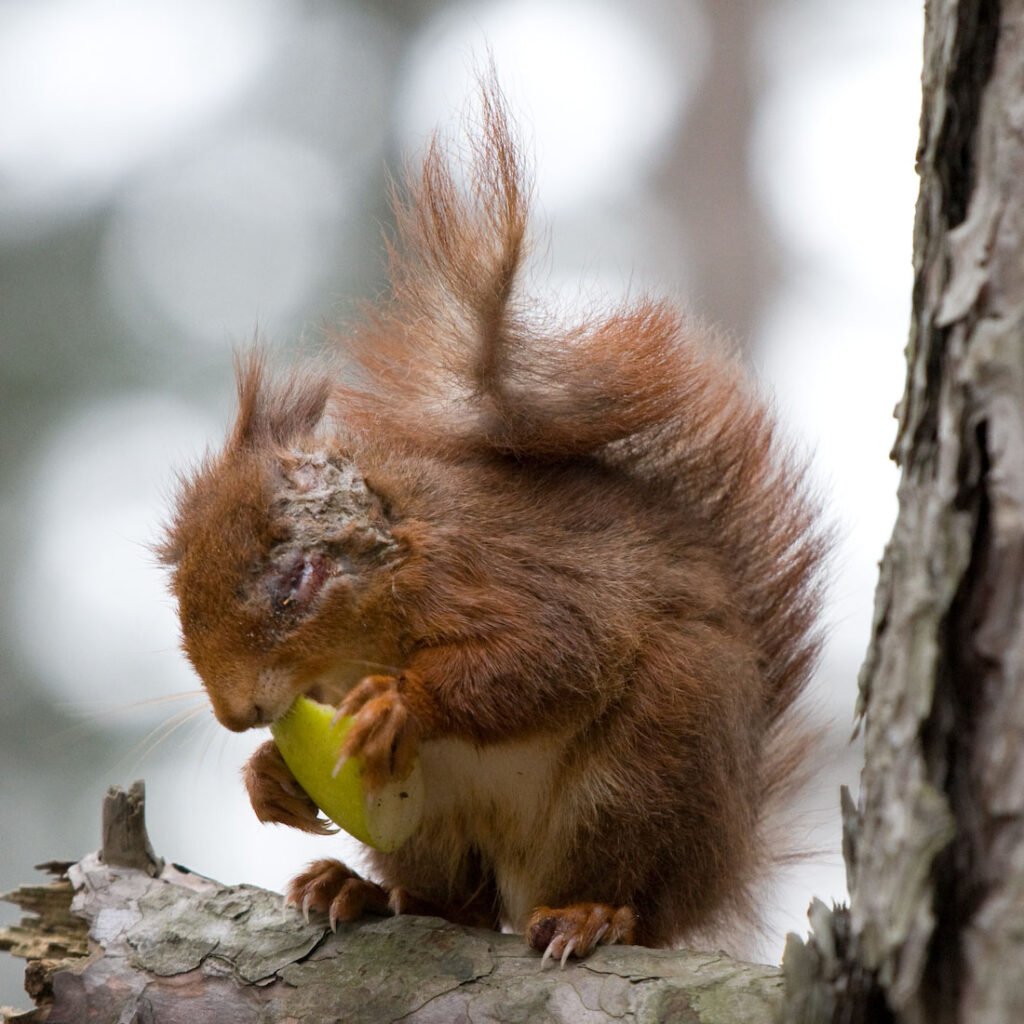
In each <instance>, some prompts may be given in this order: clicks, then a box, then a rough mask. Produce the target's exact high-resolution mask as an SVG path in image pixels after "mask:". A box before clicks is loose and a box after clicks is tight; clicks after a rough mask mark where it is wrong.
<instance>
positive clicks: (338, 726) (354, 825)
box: [270, 697, 423, 853]
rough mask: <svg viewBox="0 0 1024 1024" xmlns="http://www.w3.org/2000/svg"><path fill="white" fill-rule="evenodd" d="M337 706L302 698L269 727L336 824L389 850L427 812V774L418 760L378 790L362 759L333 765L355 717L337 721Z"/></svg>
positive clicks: (295, 770)
mask: <svg viewBox="0 0 1024 1024" xmlns="http://www.w3.org/2000/svg"><path fill="white" fill-rule="evenodd" d="M336 710H337V709H335V708H332V707H330V706H328V705H326V704H320V703H319V702H317V701H314V700H310V699H309V698H308V697H299V698H297V699H296V701H295V703H294V704H293V705H292V706H291V708H290V709H289V710H288V712H287V713H286V714H285V715H284V716H283V717H282V718H279V719H278V720H277V721H276V722H274V723H273V724H272V725H271V726H270V732H271V735H273V737H274V742H275V743H276V744H277V748H278V750H280V751H281V756H282V757H283V758H284V762H285V764H286V765H288V768H289V770H290V771H291V773H292V775H294V776H295V779H296V781H297V782H298V783H299V785H300V786H301V787H302V788H303V789H304V790H305V791H306V793H307V794H308V795H309V797H310V799H311V800H312V801H313V802H314V803H315V804H316V805H317V807H319V808H320V810H321V811H323V812H324V814H326V815H327V817H328V818H330V819H331V820H332V821H333V822H334V823H335V824H336V825H339V826H340V827H341V828H343V829H344V830H345V831H346V832H348V833H349V835H352V836H355V838H356V839H358V840H359V841H360V842H362V843H366V844H367V846H372V847H373V848H374V849H377V850H381V851H383V852H384V853H391V852H392V851H394V850H397V849H398V848H399V847H400V846H401V845H402V844H403V843H404V842H405V841H406V840H407V839H408V838H409V837H410V836H411V835H412V833H413V832H415V831H416V827H417V826H418V825H419V822H420V818H421V816H422V814H423V774H422V772H421V770H420V763H419V760H418V759H417V760H416V761H415V762H414V763H413V767H412V770H411V771H410V772H409V774H408V775H406V776H405V778H403V779H391V780H389V781H388V782H386V783H384V785H383V786H382V787H381V788H380V789H379V790H378V791H377V792H375V793H369V792H367V790H366V785H365V783H364V781H363V765H362V759H361V758H359V757H349V758H347V759H346V760H345V761H344V762H343V763H342V765H341V767H340V769H339V770H338V773H337V775H334V774H333V772H334V768H335V765H336V763H337V760H338V753H339V751H340V750H341V747H342V744H343V743H344V741H345V736H346V735H347V734H348V731H349V729H350V728H351V727H352V721H353V719H352V717H351V716H345V717H342V718H340V719H339V720H338V721H337V722H334V716H335V714H336Z"/></svg>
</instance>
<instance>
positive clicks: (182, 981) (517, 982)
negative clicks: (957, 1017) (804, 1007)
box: [0, 789, 782, 1024]
mask: <svg viewBox="0 0 1024 1024" xmlns="http://www.w3.org/2000/svg"><path fill="white" fill-rule="evenodd" d="M141 809H142V795H141V791H140V790H137V789H133V792H132V793H131V794H129V795H128V797H127V798H126V796H125V794H123V793H120V792H119V791H116V790H112V791H111V793H110V794H109V795H108V798H107V803H106V805H105V810H104V820H105V822H107V827H106V828H105V836H106V837H107V838H108V839H109V840H110V841H111V849H110V850H108V849H107V848H106V847H104V850H103V851H101V853H99V854H94V855H92V856H89V857H86V858H85V859H84V860H82V861H80V862H78V863H77V864H72V865H56V866H51V867H55V868H56V869H57V870H59V871H61V872H62V877H61V878H60V879H58V880H57V881H56V882H54V883H52V884H51V885H50V886H46V887H35V888H33V889H28V890H19V892H18V893H15V894H12V895H11V896H8V897H7V898H8V899H11V900H13V901H14V902H18V903H19V904H20V905H22V906H23V907H25V908H26V909H29V910H32V911H33V912H34V913H36V914H38V915H39V916H38V917H37V918H36V919H35V920H30V921H23V922H22V925H21V926H19V927H18V928H15V929H7V930H3V931H0V948H8V949H12V950H13V951H14V952H16V953H17V954H18V955H21V956H29V957H31V958H32V960H31V962H30V970H29V974H30V977H31V979H32V988H31V992H32V994H33V996H34V998H36V1000H37V1002H38V1003H39V1006H38V1008H37V1009H36V1010H35V1011H32V1012H31V1013H29V1014H27V1015H22V1016H17V1017H12V1018H10V1019H11V1020H12V1021H20V1022H22V1024H28V1022H33V1024H36V1022H41V1021H48V1022H49V1024H73V1022H78V1021H84V1020H88V1021H91V1022H95V1024H105V1022H110V1024H116V1022H120V1021H125V1020H133V1021H135V1020H138V1021H147V1022H153V1024H178V1022H181V1024H195V1022H196V1021H207V1020H210V1021H231V1022H232V1024H249V1022H252V1024H270V1022H275V1024H276V1022H281V1021H303V1022H304V1024H315V1022H320V1021H345V1022H347V1024H349V1022H350V1024H362V1022H365V1024H386V1022H389V1021H399V1020H401V1021H403V1022H409V1024H427V1022H429V1024H452V1022H458V1021H469V1020H473V1021H480V1022H485V1021H529V1022H531V1024H534V1022H536V1024H545V1022H550V1024H570V1022H571V1024H577V1022H579V1024H584V1022H585V1024H600V1022H605V1021H612V1020H614V1021H617V1022H637V1024H640V1022H644V1021H648V1022H654V1021H683V1022H686V1024H740V1022H742V1024H771V1022H772V1021H773V1020H774V1010H775V1008H776V1007H777V1005H778V1003H779V999H780V995H781V987H782V979H781V973H780V972H779V971H778V970H777V969H775V968H771V967H762V966H758V965H754V964H744V963H739V962H737V961H734V960H731V959H729V958H728V957H726V956H725V955H724V954H715V953H689V952H675V951H669V950H648V949H640V948H638V947H625V946H608V947H603V948H602V949H601V950H599V951H598V952H597V953H595V954H594V955H593V956H592V957H590V958H589V959H588V960H586V961H585V962H583V963H580V964H570V965H568V966H566V968H565V969H564V970H559V969H557V968H556V969H550V968H549V969H548V970H543V971H542V970H541V967H540V958H539V957H538V956H537V955H536V954H534V953H532V952H530V951H528V950H527V949H526V947H525V946H524V944H523V940H522V937H521V936H517V935H498V934H496V933H494V932H488V931H482V930H478V929H472V928H462V927H457V926H455V925H451V924H448V923H446V922H444V921H440V920H437V919H434V918H424V917H391V918H376V919H369V920H366V921H362V922H359V923H357V924H352V925H347V926H345V925H343V926H341V927H339V929H338V932H337V933H336V934H334V933H332V932H331V930H330V928H329V927H328V926H327V923H326V920H325V919H324V918H323V917H322V915H314V917H313V918H311V920H309V921H305V920H304V919H303V917H302V915H301V914H300V913H298V911H296V910H295V909H294V908H292V907H289V908H285V907H284V906H283V904H282V899H281V897H280V896H279V895H277V894H276V893H270V892H266V891H265V890H262V889H257V888H254V887H251V886H244V885H243V886H223V885H220V884H218V883H216V882H213V881H211V880H210V879H207V878H203V877H201V876H199V875H196V874H194V873H191V872H189V871H187V870H185V869H183V868H180V867H178V866H176V865H166V866H163V867H162V869H161V870H159V872H158V873H156V874H155V875H154V873H153V872H154V860H155V858H153V856H152V851H151V849H150V847H149V840H148V838H147V837H146V833H145V827H144V825H143V824H142V818H141ZM126 837H130V841H128V842H126ZM111 855H113V860H114V861H115V862H116V863H110V861H111Z"/></svg>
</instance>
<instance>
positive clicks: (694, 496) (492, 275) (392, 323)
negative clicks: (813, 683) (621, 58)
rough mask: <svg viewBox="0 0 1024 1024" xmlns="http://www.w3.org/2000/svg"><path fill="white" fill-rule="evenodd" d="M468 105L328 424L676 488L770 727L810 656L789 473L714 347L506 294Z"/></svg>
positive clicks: (502, 221) (815, 602)
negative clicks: (750, 638) (724, 576)
mask: <svg viewBox="0 0 1024 1024" xmlns="http://www.w3.org/2000/svg"><path fill="white" fill-rule="evenodd" d="M481 97H482V101H481V125H480V128H479V131H478V132H476V133H473V134H472V135H471V137H472V140H473V141H472V142H471V151H470V154H469V158H468V160H466V161H465V162H464V168H463V169H464V170H465V174H463V175H461V176H457V175H456V174H455V173H453V170H452V167H451V166H450V165H449V163H448V162H447V160H446V156H445V154H444V152H443V151H442V147H441V146H440V145H439V143H438V142H437V140H436V139H435V140H434V142H433V143H432V144H431V145H430V147H429V149H428V152H427V155H426V158H425V160H424V162H423V166H422V170H421V172H420V173H419V175H418V177H416V178H415V179H414V180H412V181H411V183H410V184H408V185H407V186H406V187H405V188H404V189H403V190H401V191H400V192H398V191H397V190H396V196H395V199H394V203H395V217H396V237H395V239H394V241H393V242H392V244H391V245H390V247H389V258H390V272H391V285H392V294H391V297H390V300H389V301H388V302H386V303H384V304H382V305H381V306H378V307H375V308H373V309H370V310H366V311H364V313H365V316H364V320H363V323H362V324H361V326H360V327H359V328H357V330H356V333H355V337H354V338H353V336H352V335H350V334H346V335H345V340H344V348H345V350H346V351H347V352H348V353H350V354H351V356H352V357H354V360H355V364H356V365H355V371H356V381H355V383H354V384H352V385H351V387H349V388H347V389H345V390H344V392H343V393H342V394H340V395H339V396H338V404H339V406H340V407H341V409H342V410H343V411H342V415H343V417H344V418H345V419H346V420H347V422H348V425H349V427H350V428H351V429H353V430H357V431H358V430H359V429H360V428H363V429H364V430H365V433H366V435H367V436H368V437H373V438H377V439H379V438H380V437H381V435H382V433H385V434H386V435H387V437H388V439H389V441H388V443H391V444H395V445H409V446H414V447H417V448H420V449H422V448H432V449H434V450H436V451H437V452H438V453H443V454H445V455H448V456H453V457H459V456H461V455H472V454H473V453H481V452H491V453H496V454H499V453H500V454H503V455H508V456H513V457H516V458H518V459H521V460H529V459H541V460H557V459H564V458H573V457H579V456H583V455H586V456H590V457H593V458H597V459H599V460H602V461H604V462H605V463H606V464H608V465H614V466H618V467H621V468H622V469H623V470H624V471H628V472H630V473H632V474H634V475H636V476H637V477H638V478H640V479H641V480H642V479H644V478H646V479H647V480H648V481H650V482H651V483H652V484H656V485H657V486H658V487H659V489H660V490H661V492H662V493H664V492H665V491H666V490H669V491H672V492H674V493H675V494H676V495H677V497H678V500H679V505H680V514H681V515H686V516H688V517H690V518H691V519H695V520H697V521H699V522H703V523H704V525H705V526H706V533H707V536H708V537H709V540H710V542H711V543H713V544H715V545H716V546H717V547H718V548H719V549H720V550H721V552H722V554H723V559H725V560H726V561H727V564H728V565H729V566H730V567H731V571H732V575H733V578H734V580H735V581H736V593H735V600H736V602H737V604H738V606H739V607H742V608H743V610H744V614H745V615H746V617H747V621H748V622H750V623H751V624H752V626H753V627H754V629H755V630H756V634H757V636H758V638H759V640H760V650H761V651H763V657H764V665H763V670H764V678H765V679H766V683H767V687H766V701H767V709H768V714H769V718H770V720H771V721H772V722H775V721H776V720H777V719H779V717H780V716H781V715H782V713H783V712H784V711H785V710H786V709H787V708H788V707H790V705H791V704H792V703H793V701H794V700H795V698H796V697H797V695H798V694H799V692H800V690H801V689H802V688H803V686H804V684H805V682H806V680H807V678H808V676H809V674H810V671H811V668H812V666H813V663H814V660H815V657H816V654H817V649H818V642H817V639H816V637H815V634H814V622H815V619H816V616H817V611H818V608H819V606H820V593H819V584H818V577H819V571H818V570H819V566H820V563H821V560H822V556H823V553H824V550H825V547H826V540H825V538H824V537H823V536H822V535H820V534H819V533H817V532H816V528H815V522H816V518H817V509H816V507H815V503H814V502H813V501H811V500H810V499H809V498H808V497H807V496H806V488H805V486H804V481H803V474H802V472H801V468H800V466H799V465H798V464H797V462H796V461H795V460H794V459H793V458H792V457H791V456H790V455H789V454H788V453H787V451H786V450H785V447H784V446H783V445H781V444H780V443H779V441H778V439H777V438H776V436H775V433H776V431H775V428H774V425H773V419H772V416H771V414H770V410H769V409H768V407H767V406H766V404H765V403H764V402H763V401H762V400H761V398H760V397H759V396H758V395H757V394H756V392H755V391H754V390H753V389H752V388H751V386H750V384H749V383H748V381H747V379H746V375H745V373H744V371H743V368H742V366H741V365H740V364H739V361H738V360H736V359H735V358H734V357H733V356H732V355H731V353H729V352H728V351H727V346H726V345H724V343H723V342H722V340H721V339H719V338H716V337H714V336H713V335H711V334H710V333H709V332H708V331H706V330H705V329H703V328H701V327H700V326H699V325H693V324H690V323H688V322H686V321H684V319H683V318H682V317H681V316H680V314H679V313H677V312H676V311H674V310H673V309H672V308H670V307H669V306H667V305H665V304H663V303H658V302H653V301H648V300H644V301H640V302H638V303H636V304H634V305H632V306H629V307H627V308H622V309H619V310H616V311H613V312H611V313H610V314H607V315H604V316H601V317H599V318H597V317H595V318H592V319H589V320H586V321H584V322H582V323H577V324H575V325H571V326H566V325H564V324H559V323H557V322H556V321H555V320H554V318H552V317H550V316H547V315H545V314H544V313H543V312H542V307H541V306H540V305H539V304H537V303H536V302H535V301H528V300H527V299H526V298H525V297H524V296H523V295H522V294H520V292H519V290H518V286H517V275H518V272H519V270H520V268H521V265H522V263H523V259H524V254H525V251H526V225H527V206H528V198H529V187H528V186H527V185H526V184H525V182H526V175H525V173H524V168H523V160H522V157H521V155H520V152H519V149H518V147H517V145H516V141H515V138H514V136H513V134H512V131H511V130H510V126H509V117H508V114H507V111H506V105H505V101H504V99H503V97H502V95H501V92H500V90H499V89H498V87H497V85H495V84H494V80H493V77H491V78H489V79H487V80H485V81H484V82H483V83H482V88H481ZM783 748H785V749H783ZM795 755H796V748H795V747H794V746H793V744H789V745H788V746H787V745H786V744H785V743H782V744H780V754H779V756H778V757H776V758H775V760H776V762H777V764H778V771H777V772H774V773H773V772H769V775H773V774H774V775H777V776H778V781H780V782H781V780H782V779H783V778H784V777H787V774H788V773H789V769H788V768H787V767H786V761H787V759H795ZM766 785H774V783H772V782H770V781H768V780H766Z"/></svg>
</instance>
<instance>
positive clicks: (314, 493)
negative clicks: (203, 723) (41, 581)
mask: <svg viewBox="0 0 1024 1024" xmlns="http://www.w3.org/2000/svg"><path fill="white" fill-rule="evenodd" d="M329 393H330V392H329V385H328V384H327V382H326V378H323V379H321V378H317V377H307V378H295V377H293V378H290V379H289V380H288V381H287V382H286V383H285V384H284V385H277V386H274V387H271V386H269V385H267V384H266V382H265V375H264V372H263V365H262V361H261V359H260V358H259V357H258V356H253V357H251V358H250V360H249V361H248V363H247V364H246V365H244V366H242V367H240V369H239V400H240V401H239V414H238V418H237V421H236V423H235V427H234V429H233V431H232V434H231V437H230V438H229V440H228V442H227V444H226V445H225V448H224V450H223V451H222V452H221V453H220V454H218V455H217V456H215V457H210V458H207V459H206V460H205V461H204V463H203V464H202V465H201V466H200V467H199V469H198V470H197V471H196V472H195V473H194V474H193V476H192V477H191V478H190V479H188V480H187V481H185V482H184V484H183V486H182V488H181V492H180V494H179V496H178V500H177V507H176V510H175V514H174V516H173V519H172V522H171V524H170V526H169V528H168V530H167V534H166V538H165V540H164V543H163V544H162V546H161V548H160V557H161V560H162V561H163V562H164V563H165V564H166V565H168V566H169V567H170V569H171V589H172V591H173V593H174V595H175V597H176V598H177V601H178V611H179V615H180V619H181V628H182V640H183V645H184V649H185V652H186V654H187V655H188V658H189V660H190V661H191V662H192V664H193V666H194V667H195V669H196V671H197V672H198V673H199V675H200V677H201V678H202V680H203V683H204V685H205V687H206V689H207V691H208V693H209V695H210V700H211V702H212V704H213V709H214V713H215V714H216V716H217V718H218V720H219V721H220V722H221V723H222V724H223V725H225V726H227V728H229V729H232V730H235V731H241V730H244V729H248V728H250V727H253V726H258V725H265V724H267V723H269V722H271V721H273V720H275V719H276V718H278V717H280V715H282V714H283V713H284V712H285V711H286V710H287V709H288V707H289V706H290V704H291V702H292V700H293V699H294V697H295V696H296V695H297V694H299V693H313V694H314V695H318V696H321V697H322V698H323V699H330V698H335V699H336V698H337V697H338V696H340V694H341V693H343V692H344V690H345V689H347V687H348V686H350V685H352V684H353V683H354V682H355V681H356V680H358V679H359V678H361V677H363V676H365V675H367V674H368V673H369V672H371V671H373V668H378V669H379V668H380V663H381V662H384V661H387V660H393V658H394V657H395V655H396V653H397V652H396V651H395V650H394V645H395V643H396V639H395V638H396V636H397V632H398V630H397V626H396V624H395V623H393V622H391V621H388V612H387V611H386V609H387V608H389V607H390V602H389V601H388V600H387V595H388V593H389V589H390V585H389V566H390V565H392V564H393V563H394V562H395V561H396V560H397V558H398V556H399V546H398V544H397V542H396V541H395V540H394V538H393V537H392V535H391V532H390V524H389V521H388V516H387V512H386V509H385V507H384V505H383V503H382V502H381V500H380V498H379V497H378V496H377V495H376V494H375V493H374V492H373V491H372V490H371V489H370V488H369V487H368V486H367V484H366V481H365V480H364V479H363V477H362V474H361V473H360V471H359V469H358V468H357V466H356V465H355V463H354V462H353V461H352V459H351V457H350V456H349V455H348V454H347V453H346V452H345V451H344V450H343V449H342V448H341V447H340V446H339V445H338V444H337V442H329V441H325V440H324V439H323V437H321V436H318V433H317V426H318V424H319V423H320V421H321V420H322V419H323V417H324V415H325V409H326V406H327V401H328V398H329ZM368 663H370V667H369V668H368Z"/></svg>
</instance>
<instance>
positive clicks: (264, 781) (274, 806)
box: [242, 740, 337, 836]
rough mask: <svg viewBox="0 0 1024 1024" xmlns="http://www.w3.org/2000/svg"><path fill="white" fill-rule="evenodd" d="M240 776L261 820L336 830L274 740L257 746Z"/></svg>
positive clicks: (322, 830) (307, 829)
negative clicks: (307, 792)
mask: <svg viewBox="0 0 1024 1024" xmlns="http://www.w3.org/2000/svg"><path fill="white" fill-rule="evenodd" d="M242 775H243V779H244V780H245V788H246V789H247V790H248V792H249V800H250V802H251V803H252V807H253V810H254V811H255V812H256V817H257V818H259V820H260V821H266V822H275V823H277V824H280V825H290V826H291V827H292V828H298V829H301V830H302V831H303V832H312V833H313V834H314V835H321V836H325V835H330V834H331V833H332V832H336V831H337V829H336V828H333V827H332V826H331V825H329V824H328V823H327V822H325V821H324V820H323V818H321V817H320V816H319V814H320V812H319V808H318V807H317V806H316V804H315V803H313V801H312V800H311V799H310V798H309V797H308V796H307V795H306V792H305V790H303V788H302V787H301V786H300V785H299V784H298V782H296V781H295V776H294V775H292V773H291V771H290V770H289V768H288V765H286V764H285V763H284V758H283V757H281V751H280V750H278V749H277V744H275V743H274V741H273V740H267V742H266V743H264V744H262V745H260V746H259V747H257V748H256V751H255V752H254V753H253V755H252V757H250V758H249V760H248V761H247V762H246V765H245V768H244V769H243V770H242Z"/></svg>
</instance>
